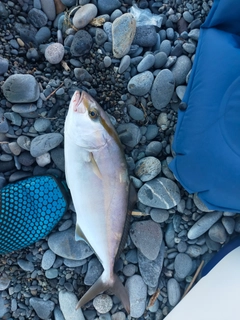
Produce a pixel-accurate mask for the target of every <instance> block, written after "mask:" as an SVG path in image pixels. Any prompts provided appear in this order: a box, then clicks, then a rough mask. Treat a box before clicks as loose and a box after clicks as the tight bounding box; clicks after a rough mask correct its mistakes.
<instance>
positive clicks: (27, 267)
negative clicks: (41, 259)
mask: <svg viewBox="0 0 240 320" xmlns="http://www.w3.org/2000/svg"><path fill="white" fill-rule="evenodd" d="M17 263H18V265H19V267H20V268H21V269H23V270H24V271H27V272H32V271H33V270H34V265H33V263H32V262H30V261H27V260H23V259H18V261H17Z"/></svg>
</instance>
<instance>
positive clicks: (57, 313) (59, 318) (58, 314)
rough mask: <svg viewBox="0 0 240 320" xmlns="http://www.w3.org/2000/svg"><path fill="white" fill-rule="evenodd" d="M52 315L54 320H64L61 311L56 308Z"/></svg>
mask: <svg viewBox="0 0 240 320" xmlns="http://www.w3.org/2000/svg"><path fill="white" fill-rule="evenodd" d="M53 314H54V320H66V319H65V318H64V316H63V313H62V311H61V309H60V308H59V307H58V306H56V307H55V308H54V311H53Z"/></svg>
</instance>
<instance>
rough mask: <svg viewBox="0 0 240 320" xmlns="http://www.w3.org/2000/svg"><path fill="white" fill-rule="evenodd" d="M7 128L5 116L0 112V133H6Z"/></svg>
mask: <svg viewBox="0 0 240 320" xmlns="http://www.w3.org/2000/svg"><path fill="white" fill-rule="evenodd" d="M8 130H9V125H8V122H7V119H6V117H4V115H3V114H2V113H0V133H7V132H8Z"/></svg>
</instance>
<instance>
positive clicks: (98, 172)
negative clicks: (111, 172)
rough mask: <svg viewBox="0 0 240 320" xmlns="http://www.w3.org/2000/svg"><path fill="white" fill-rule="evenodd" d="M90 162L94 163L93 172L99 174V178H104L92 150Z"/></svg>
mask: <svg viewBox="0 0 240 320" xmlns="http://www.w3.org/2000/svg"><path fill="white" fill-rule="evenodd" d="M90 162H91V164H92V169H93V172H94V173H95V174H96V176H98V178H99V179H101V180H102V174H101V172H100V170H99V167H98V165H97V162H96V161H95V159H94V156H93V154H92V152H90Z"/></svg>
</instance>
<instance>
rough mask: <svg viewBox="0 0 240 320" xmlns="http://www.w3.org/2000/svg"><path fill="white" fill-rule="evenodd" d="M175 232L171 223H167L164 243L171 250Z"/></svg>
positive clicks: (173, 244)
mask: <svg viewBox="0 0 240 320" xmlns="http://www.w3.org/2000/svg"><path fill="white" fill-rule="evenodd" d="M174 239H175V230H174V228H173V223H172V222H171V223H169V224H168V226H167V229H166V232H165V241H166V244H167V246H168V248H173V247H174V246H175V240H174Z"/></svg>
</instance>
